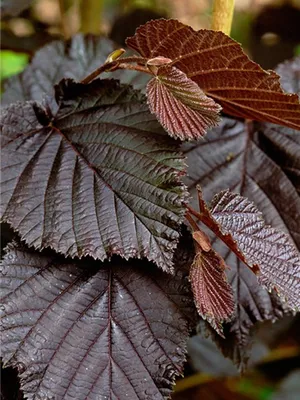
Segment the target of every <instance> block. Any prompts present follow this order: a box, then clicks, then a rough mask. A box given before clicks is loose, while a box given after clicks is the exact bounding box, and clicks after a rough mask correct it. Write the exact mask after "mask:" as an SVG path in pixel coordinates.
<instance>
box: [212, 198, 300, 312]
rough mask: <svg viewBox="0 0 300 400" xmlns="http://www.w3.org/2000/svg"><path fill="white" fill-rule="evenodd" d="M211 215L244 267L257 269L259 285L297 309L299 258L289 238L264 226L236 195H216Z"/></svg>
mask: <svg viewBox="0 0 300 400" xmlns="http://www.w3.org/2000/svg"><path fill="white" fill-rule="evenodd" d="M210 213H211V218H212V219H213V220H214V221H215V222H216V224H218V226H219V228H220V230H221V232H222V234H223V235H228V234H229V235H231V236H232V238H233V239H234V240H235V241H236V244H237V246H238V247H239V250H240V251H241V252H242V253H243V254H244V257H245V259H246V261H247V264H250V265H252V266H255V265H257V266H258V267H259V270H260V274H259V275H258V279H259V281H260V282H261V283H262V284H263V285H265V286H266V287H267V288H268V289H270V290H271V289H272V288H275V289H276V290H277V291H278V292H279V294H281V295H283V297H284V298H285V299H288V301H289V304H290V305H291V306H292V307H294V308H296V309H299V308H300V256H299V253H298V251H297V250H296V248H295V246H294V245H293V243H292V242H291V240H290V238H289V237H288V236H287V235H286V234H285V233H283V232H281V231H279V230H278V229H275V228H272V227H271V226H268V225H266V224H265V222H264V220H263V217H262V213H261V212H260V211H258V209H257V208H256V206H255V205H254V204H253V203H252V202H251V201H250V200H248V199H247V198H245V197H242V196H240V195H239V194H236V193H232V192H229V191H223V192H221V193H219V194H217V195H216V196H215V197H214V198H213V200H212V202H211V205H210Z"/></svg>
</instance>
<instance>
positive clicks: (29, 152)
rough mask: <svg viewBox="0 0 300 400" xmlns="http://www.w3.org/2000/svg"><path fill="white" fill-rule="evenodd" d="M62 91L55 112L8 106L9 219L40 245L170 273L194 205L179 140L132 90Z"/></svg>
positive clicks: (4, 208)
mask: <svg viewBox="0 0 300 400" xmlns="http://www.w3.org/2000/svg"><path fill="white" fill-rule="evenodd" d="M56 90H57V93H56V97H57V104H54V105H53V103H55V102H54V101H53V102H52V103H51V104H50V106H51V111H50V110H49V108H50V106H49V107H48V108H47V109H44V108H42V106H41V105H38V104H36V103H32V102H26V103H18V104H13V105H11V106H9V107H8V108H6V109H3V118H2V128H3V129H2V137H1V140H2V165H1V166H2V174H1V177H2V204H1V216H2V218H3V220H4V221H7V222H8V223H10V224H11V225H12V227H13V228H14V229H15V230H17V231H18V232H19V233H20V235H21V238H22V239H24V240H25V241H26V243H27V244H28V245H30V246H34V247H35V248H39V249H40V248H44V247H48V246H50V247H51V248H53V249H55V250H56V251H58V252H61V253H63V254H65V255H68V256H71V257H74V256H79V257H82V256H86V255H91V256H92V257H94V258H98V259H100V260H104V259H105V258H107V257H110V256H111V255H113V254H118V255H121V256H122V257H125V258H129V257H147V258H148V259H149V260H152V261H154V262H155V263H157V265H159V266H160V267H161V268H163V269H164V270H168V271H170V270H171V269H172V256H173V252H174V248H175V247H176V245H177V241H178V238H179V232H178V227H179V225H180V223H181V221H182V219H183V217H184V212H185V207H184V204H185V199H186V191H185V187H184V186H183V184H182V183H181V181H180V178H181V176H182V175H183V174H184V170H185V166H184V162H183V157H182V155H181V154H180V153H179V152H177V150H178V143H177V142H175V141H174V140H173V139H171V138H170V137H168V135H166V134H165V132H163V130H162V129H161V127H160V126H159V124H158V123H157V121H156V119H155V118H154V117H153V116H152V115H151V114H150V112H149V110H148V107H147V104H146V103H145V102H144V96H141V95H140V94H139V92H137V91H134V90H132V88H131V87H129V86H122V85H119V84H118V83H117V82H116V81H112V80H95V81H93V82H92V83H91V84H90V85H82V84H75V83H74V82H72V81H69V80H67V81H62V82H61V84H60V85H59V86H58V87H57V88H56ZM51 113H52V114H51ZM49 114H50V115H49Z"/></svg>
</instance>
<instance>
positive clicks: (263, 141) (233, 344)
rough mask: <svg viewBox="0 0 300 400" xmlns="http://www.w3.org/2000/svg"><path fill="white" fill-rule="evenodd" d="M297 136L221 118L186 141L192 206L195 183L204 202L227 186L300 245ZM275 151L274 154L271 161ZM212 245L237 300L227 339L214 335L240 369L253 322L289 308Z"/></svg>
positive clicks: (223, 247)
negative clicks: (192, 140)
mask: <svg viewBox="0 0 300 400" xmlns="http://www.w3.org/2000/svg"><path fill="white" fill-rule="evenodd" d="M278 128H280V129H278ZM289 131H290V132H289ZM275 133H276V135H275ZM298 137H299V133H298V132H297V131H293V130H289V129H287V128H281V127H279V126H272V130H270V131H267V132H266V130H265V129H264V127H263V126H259V127H258V126H257V125H255V126H252V125H250V126H249V125H248V124H244V123H242V122H238V121H234V120H232V119H229V118H223V119H222V122H221V125H220V126H219V127H218V128H215V129H213V130H211V131H210V132H208V134H207V136H205V138H204V139H203V140H201V141H199V142H198V143H197V144H192V143H186V144H185V145H184V152H185V154H186V156H187V160H188V161H187V163H188V165H189V169H188V175H187V178H186V179H185V181H186V184H187V185H188V188H189V191H190V193H191V195H192V196H193V198H192V207H193V208H197V206H198V194H197V191H196V186H197V184H200V185H201V187H202V188H203V191H204V196H205V199H206V200H209V199H211V198H212V197H213V195H214V194H215V193H217V192H220V191H221V190H223V189H226V188H228V187H230V188H231V190H234V191H239V192H240V193H241V194H243V195H244V196H246V197H248V198H249V199H251V200H252V201H253V202H254V203H255V204H257V205H258V207H259V209H260V210H261V211H262V212H263V216H264V218H265V220H266V221H267V223H268V224H272V225H273V226H276V227H277V228H279V229H281V230H283V231H285V232H288V233H289V235H290V238H291V239H292V240H294V242H295V243H296V244H297V246H298V248H299V249H300V225H299V222H298V221H299V219H300V197H299V194H298V193H297V190H296V189H297V178H296V176H297V175H296V171H297V165H298V164H297V162H298V161H297V160H298V156H297V149H298V147H297V138H298ZM269 139H270V140H271V139H272V142H270V140H269ZM271 143H273V146H271ZM273 148H275V149H276V153H274V152H272V149H273ZM276 154H278V158H277V157H276V158H275V159H274V156H275V155H276ZM280 154H282V155H284V156H283V157H280ZM286 154H289V157H288V158H286ZM287 173H289V174H290V175H287ZM289 177H290V179H291V178H293V180H292V179H291V180H290V179H289ZM287 205H288V206H287ZM213 247H214V249H215V250H216V251H217V252H218V253H219V254H220V255H221V256H222V257H223V258H224V260H225V262H226V264H227V265H229V266H230V270H227V271H226V273H227V275H228V281H229V283H230V284H231V286H232V288H233V291H234V295H235V303H236V304H237V310H236V313H235V315H234V317H233V318H232V320H231V322H230V323H228V324H226V325H225V327H224V334H225V336H226V340H222V339H221V338H220V337H219V335H216V336H217V337H216V338H215V336H214V339H215V340H216V341H217V343H218V345H219V346H220V348H221V349H222V351H223V353H224V354H225V356H227V357H230V358H232V359H233V360H234V362H235V363H236V364H237V365H238V367H239V368H240V369H241V370H244V369H245V368H246V363H247V360H248V355H249V351H250V349H251V336H252V334H253V327H254V325H255V324H256V323H257V322H258V321H266V320H271V321H275V320H276V319H279V318H282V317H283V316H284V315H285V313H288V312H290V311H289V310H288V306H287V304H286V303H284V302H283V301H282V298H279V297H278V295H277V294H275V293H269V292H268V291H267V290H266V289H265V288H264V287H262V286H261V285H258V282H257V276H256V275H254V274H253V273H252V272H251V271H250V270H249V268H246V266H245V265H244V264H243V263H242V262H241V261H240V259H239V258H238V257H236V255H235V254H234V253H233V252H232V251H230V250H229V249H228V247H227V246H226V245H225V244H224V245H220V246H217V244H216V243H215V242H213Z"/></svg>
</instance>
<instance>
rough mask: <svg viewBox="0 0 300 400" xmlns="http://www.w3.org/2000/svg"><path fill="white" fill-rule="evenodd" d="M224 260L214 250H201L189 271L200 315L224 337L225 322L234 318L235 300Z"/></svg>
mask: <svg viewBox="0 0 300 400" xmlns="http://www.w3.org/2000/svg"><path fill="white" fill-rule="evenodd" d="M225 267H226V266H225V263H224V260H223V259H222V257H221V256H220V255H219V254H218V253H216V252H215V251H214V250H213V249H210V250H209V251H204V250H203V249H199V250H198V252H197V254H196V256H195V259H194V262H193V264H192V266H191V270H190V280H191V285H192V290H193V293H194V299H195V304H196V307H197V310H198V312H199V314H200V315H201V317H202V318H203V319H205V320H207V322H209V324H210V325H211V326H212V327H213V328H214V329H215V330H216V331H217V332H218V334H219V335H221V336H222V337H224V335H223V328H222V323H223V322H224V321H228V320H229V319H231V317H232V315H233V312H234V299H233V293H232V289H231V286H230V285H229V284H228V282H227V278H226V274H225Z"/></svg>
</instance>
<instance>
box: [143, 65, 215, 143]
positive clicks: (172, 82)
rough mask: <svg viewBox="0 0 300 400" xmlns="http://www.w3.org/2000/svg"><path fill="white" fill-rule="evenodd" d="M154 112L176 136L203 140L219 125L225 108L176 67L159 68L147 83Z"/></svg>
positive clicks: (150, 103)
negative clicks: (206, 134)
mask: <svg viewBox="0 0 300 400" xmlns="http://www.w3.org/2000/svg"><path fill="white" fill-rule="evenodd" d="M147 97H148V104H149V107H150V111H151V112H152V113H153V114H155V115H156V117H157V119H158V120H159V122H160V123H161V125H162V126H163V127H164V128H165V129H166V131H167V132H168V133H169V134H170V135H171V136H173V137H175V138H179V139H181V140H191V139H199V138H201V137H202V136H204V135H205V133H206V131H207V129H208V128H210V127H212V126H216V125H218V122H219V121H220V118H219V115H218V113H219V112H220V111H221V107H220V106H219V105H218V104H216V103H215V102H214V101H213V100H212V99H210V98H209V97H207V96H206V95H205V94H204V92H203V91H202V90H201V89H200V88H199V86H198V85H197V84H196V83H195V82H193V81H192V80H191V79H189V78H187V76H186V75H185V73H183V72H182V71H180V70H179V69H177V68H175V67H172V66H168V65H166V66H163V67H160V68H158V69H157V72H156V76H155V77H154V78H153V79H151V81H150V82H148V84H147Z"/></svg>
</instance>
